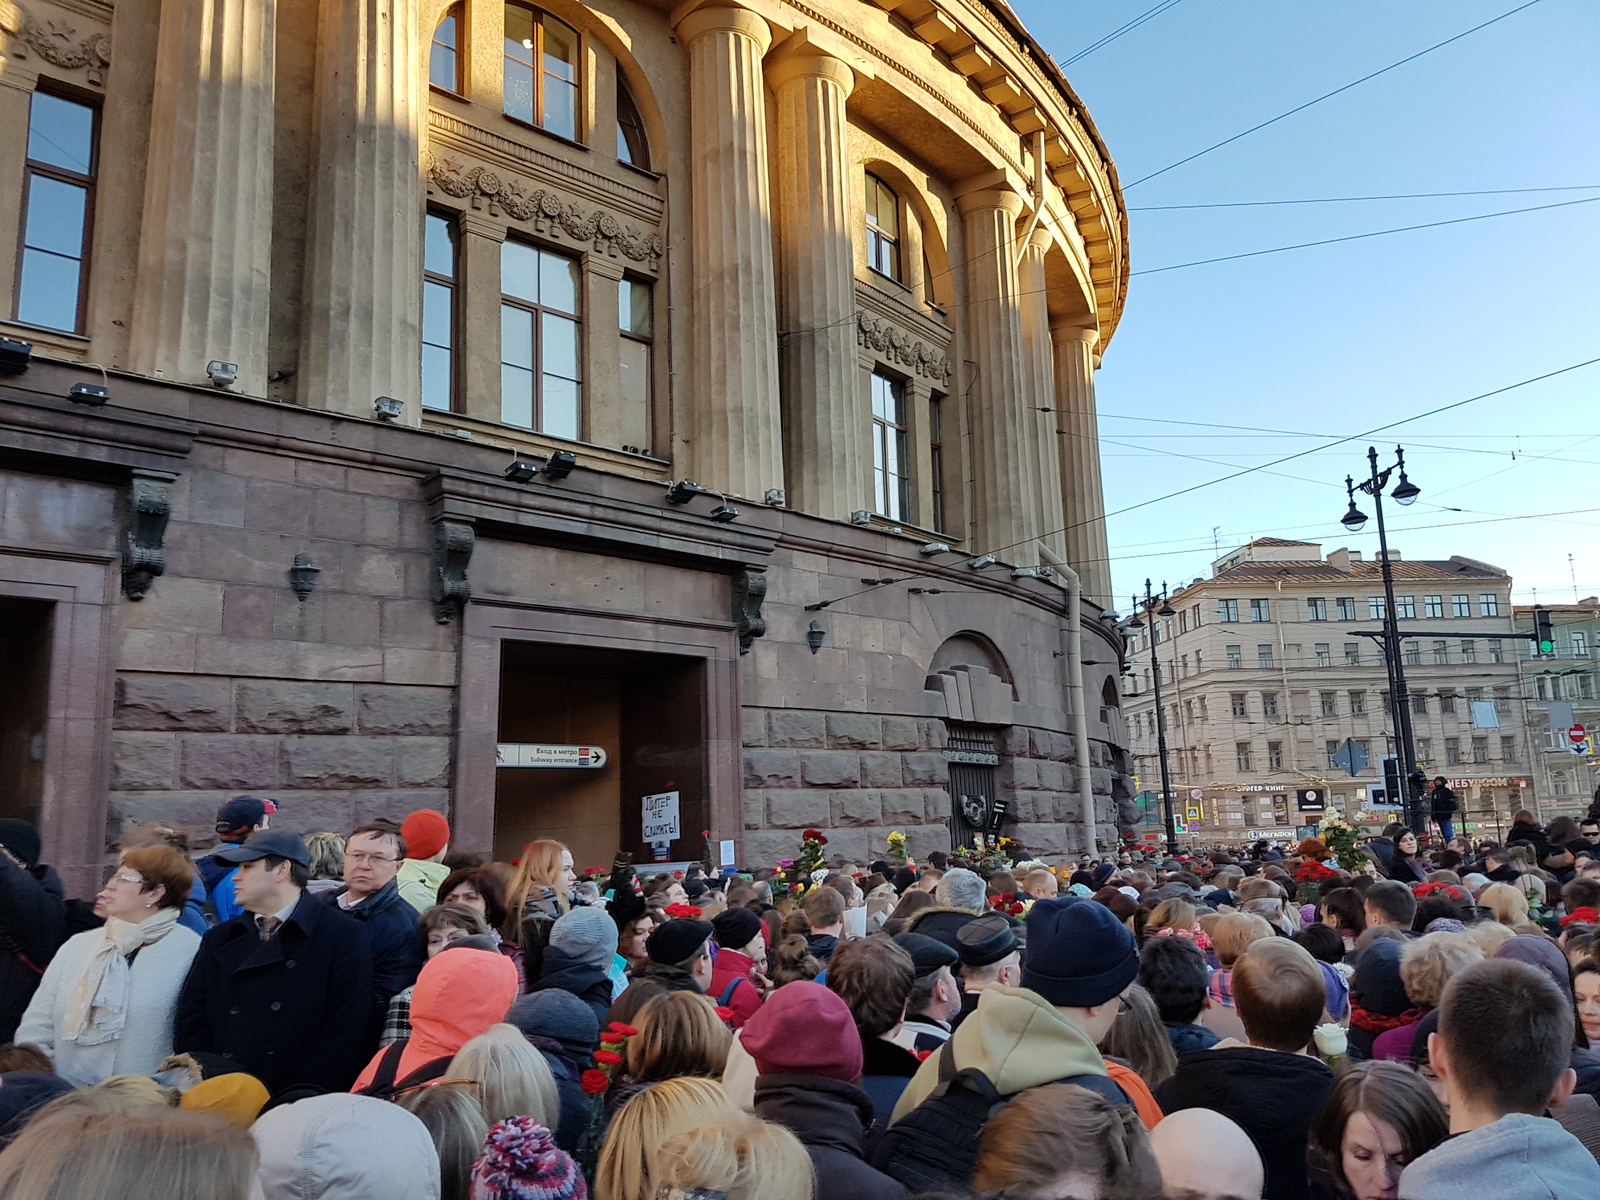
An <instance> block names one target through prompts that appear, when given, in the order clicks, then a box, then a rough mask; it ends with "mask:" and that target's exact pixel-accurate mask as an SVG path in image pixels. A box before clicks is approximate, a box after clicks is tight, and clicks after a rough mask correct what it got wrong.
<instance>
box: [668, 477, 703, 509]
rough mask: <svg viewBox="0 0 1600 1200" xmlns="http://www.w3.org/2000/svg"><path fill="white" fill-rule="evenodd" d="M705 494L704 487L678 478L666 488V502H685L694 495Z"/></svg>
mask: <svg viewBox="0 0 1600 1200" xmlns="http://www.w3.org/2000/svg"><path fill="white" fill-rule="evenodd" d="M703 495H705V488H703V487H701V486H700V485H699V484H698V483H695V482H694V481H693V480H689V479H680V480H678V482H676V483H674V484H671V485H670V486H669V487H668V488H667V503H668V504H687V503H689V501H691V500H693V499H694V498H695V497H696V496H703Z"/></svg>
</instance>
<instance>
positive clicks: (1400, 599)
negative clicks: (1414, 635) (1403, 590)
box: [1394, 596, 1417, 619]
mask: <svg viewBox="0 0 1600 1200" xmlns="http://www.w3.org/2000/svg"><path fill="white" fill-rule="evenodd" d="M1394 615H1395V616H1396V617H1402V618H1409V619H1415V617H1416V615H1417V600H1416V597H1415V596H1396V597H1395V598H1394Z"/></svg>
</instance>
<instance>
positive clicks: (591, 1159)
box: [577, 1021, 639, 1179]
mask: <svg viewBox="0 0 1600 1200" xmlns="http://www.w3.org/2000/svg"><path fill="white" fill-rule="evenodd" d="M638 1034H639V1031H638V1030H637V1029H635V1028H634V1027H633V1026H632V1025H624V1024H623V1023H622V1022H621V1021H613V1022H611V1024H609V1025H607V1026H606V1027H605V1030H604V1031H603V1032H602V1033H601V1034H600V1048H599V1049H598V1050H596V1051H595V1052H594V1062H595V1065H594V1066H593V1067H591V1068H589V1070H587V1071H585V1072H583V1074H581V1075H580V1076H578V1086H579V1087H581V1088H583V1091H584V1094H585V1095H587V1096H588V1097H589V1125H588V1131H587V1133H586V1135H585V1137H584V1144H583V1145H582V1146H581V1147H580V1148H579V1150H578V1155H577V1157H578V1160H579V1162H580V1164H581V1165H582V1167H583V1170H584V1174H585V1175H586V1176H587V1177H588V1178H591V1179H592V1178H594V1172H595V1168H596V1167H597V1166H598V1165H599V1161H600V1142H601V1139H602V1135H603V1134H604V1133H605V1127H606V1092H608V1091H609V1090H610V1088H611V1084H612V1083H613V1082H614V1081H615V1079H616V1077H617V1075H618V1074H619V1073H620V1072H621V1069H622V1063H623V1059H624V1058H625V1057H626V1052H627V1048H628V1039H629V1038H631V1037H637V1036H638Z"/></svg>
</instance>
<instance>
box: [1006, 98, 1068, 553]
mask: <svg viewBox="0 0 1600 1200" xmlns="http://www.w3.org/2000/svg"><path fill="white" fill-rule="evenodd" d="M1044 185H1045V177H1044V130H1042V129H1040V130H1037V131H1036V132H1035V133H1034V135H1033V215H1032V216H1031V217H1029V218H1028V227H1027V228H1026V229H1024V230H1023V231H1022V236H1021V237H1020V238H1018V239H1017V266H1019V267H1020V266H1021V265H1022V259H1023V256H1024V255H1025V254H1027V253H1028V242H1029V241H1030V240H1031V239H1032V238H1033V231H1034V230H1035V229H1037V228H1038V227H1039V220H1040V218H1041V217H1043V216H1044ZM1062 565H1063V566H1065V565H1066V564H1064V563H1063V564H1062Z"/></svg>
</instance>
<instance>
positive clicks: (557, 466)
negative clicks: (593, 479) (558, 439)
mask: <svg viewBox="0 0 1600 1200" xmlns="http://www.w3.org/2000/svg"><path fill="white" fill-rule="evenodd" d="M577 465H578V456H577V455H576V454H574V453H573V452H572V451H570V450H557V451H556V452H555V453H554V454H552V455H551V456H550V457H549V458H547V459H545V463H544V477H545V478H546V479H565V478H566V477H567V476H568V475H571V474H572V468H573V467H575V466H577Z"/></svg>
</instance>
